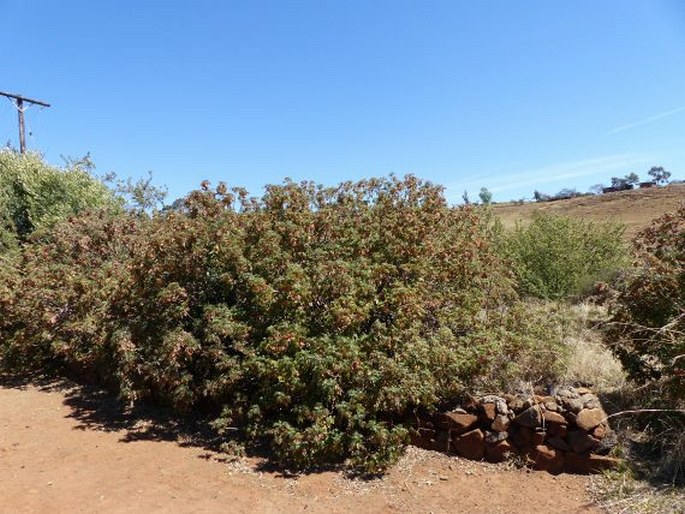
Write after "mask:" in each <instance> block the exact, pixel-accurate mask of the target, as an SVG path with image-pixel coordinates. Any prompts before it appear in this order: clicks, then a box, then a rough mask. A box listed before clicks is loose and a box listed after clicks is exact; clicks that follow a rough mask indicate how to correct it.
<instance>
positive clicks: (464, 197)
mask: <svg viewBox="0 0 685 514" xmlns="http://www.w3.org/2000/svg"><path fill="white" fill-rule="evenodd" d="M461 198H462V200H464V203H465V204H466V205H469V204H470V203H471V199H470V198H469V192H468V191H467V190H466V189H464V194H463V195H461Z"/></svg>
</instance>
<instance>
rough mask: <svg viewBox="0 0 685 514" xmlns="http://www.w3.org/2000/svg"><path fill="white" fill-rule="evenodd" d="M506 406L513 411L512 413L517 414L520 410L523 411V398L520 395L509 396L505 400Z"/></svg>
mask: <svg viewBox="0 0 685 514" xmlns="http://www.w3.org/2000/svg"><path fill="white" fill-rule="evenodd" d="M507 406H508V407H509V410H510V411H513V412H514V413H519V412H521V411H522V410H524V398H523V397H522V396H520V395H517V396H510V397H509V398H508V399H507Z"/></svg>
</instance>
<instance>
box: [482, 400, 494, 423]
mask: <svg viewBox="0 0 685 514" xmlns="http://www.w3.org/2000/svg"><path fill="white" fill-rule="evenodd" d="M480 408H481V412H482V413H483V417H484V418H485V419H486V420H487V421H491V422H492V421H494V420H495V417H496V416H497V405H495V404H494V403H483V404H481V406H480Z"/></svg>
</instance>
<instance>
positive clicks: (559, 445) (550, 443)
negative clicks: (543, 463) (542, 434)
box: [545, 436, 571, 452]
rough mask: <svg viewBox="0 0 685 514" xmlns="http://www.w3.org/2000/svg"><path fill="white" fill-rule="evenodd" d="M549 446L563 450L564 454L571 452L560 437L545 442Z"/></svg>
mask: <svg viewBox="0 0 685 514" xmlns="http://www.w3.org/2000/svg"><path fill="white" fill-rule="evenodd" d="M545 442H546V443H547V445H548V446H551V447H553V448H556V449H557V450H561V451H562V452H570V451H571V447H570V446H569V445H568V444H567V443H566V441H564V440H563V439H562V438H561V437H559V436H554V437H550V438H549V439H547V441H545Z"/></svg>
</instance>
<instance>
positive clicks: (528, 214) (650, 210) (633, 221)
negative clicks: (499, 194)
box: [493, 184, 685, 239]
mask: <svg viewBox="0 0 685 514" xmlns="http://www.w3.org/2000/svg"><path fill="white" fill-rule="evenodd" d="M684 201H685V184H670V185H668V186H665V187H658V188H649V189H636V190H633V191H623V192H619V193H609V194H604V195H599V196H583V197H580V198H571V199H568V200H557V201H554V202H541V203H525V204H516V203H501V204H495V205H493V210H494V213H495V214H496V215H497V216H498V217H499V218H500V220H502V224H503V225H504V227H505V228H507V229H509V228H513V227H514V226H515V225H516V222H517V221H521V222H522V223H524V224H525V223H526V222H528V221H530V219H531V218H532V216H533V213H535V212H543V213H548V214H561V215H564V216H575V217H579V218H583V219H585V220H587V221H619V222H621V223H623V224H625V226H626V233H625V237H626V239H632V238H633V237H634V236H635V234H637V232H638V231H639V230H641V229H642V228H644V227H646V226H647V225H649V223H650V222H651V221H652V220H653V219H654V218H657V217H659V216H661V215H662V214H665V213H667V212H671V211H673V210H675V209H676V208H677V207H678V205H679V204H680V203H681V202H684Z"/></svg>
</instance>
